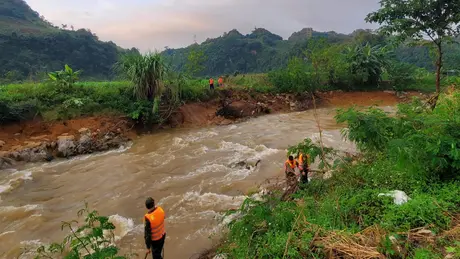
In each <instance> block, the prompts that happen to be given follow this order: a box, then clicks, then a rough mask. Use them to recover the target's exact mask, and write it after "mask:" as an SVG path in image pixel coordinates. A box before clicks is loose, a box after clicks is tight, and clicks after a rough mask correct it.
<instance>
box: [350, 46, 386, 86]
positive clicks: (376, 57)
mask: <svg viewBox="0 0 460 259" xmlns="http://www.w3.org/2000/svg"><path fill="white" fill-rule="evenodd" d="M386 54H387V49H386V48H385V47H382V48H381V47H379V46H373V47H372V46H371V45H370V44H369V43H367V44H366V45H364V46H362V45H360V44H358V45H355V46H350V47H348V48H347V49H346V60H347V62H348V64H349V69H350V73H351V74H352V75H353V76H354V77H355V78H354V80H355V82H356V83H358V84H361V85H362V84H367V85H372V86H374V85H377V84H378V83H379V82H380V80H381V76H382V74H383V71H384V68H385V66H387V64H388V62H387V60H386Z"/></svg>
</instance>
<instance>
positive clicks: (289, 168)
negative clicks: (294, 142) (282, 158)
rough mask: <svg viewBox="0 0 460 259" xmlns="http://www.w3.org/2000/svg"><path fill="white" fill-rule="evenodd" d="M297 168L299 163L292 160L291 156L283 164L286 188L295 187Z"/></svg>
mask: <svg viewBox="0 0 460 259" xmlns="http://www.w3.org/2000/svg"><path fill="white" fill-rule="evenodd" d="M298 167H299V163H298V162H297V161H296V160H294V157H293V156H289V158H288V160H286V162H285V163H284V172H285V174H286V180H287V185H288V188H290V187H291V186H295V185H297V175H296V173H295V169H296V168H298Z"/></svg>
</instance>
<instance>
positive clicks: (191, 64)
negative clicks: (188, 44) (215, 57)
mask: <svg viewBox="0 0 460 259" xmlns="http://www.w3.org/2000/svg"><path fill="white" fill-rule="evenodd" d="M204 62H206V57H205V55H204V51H202V50H200V49H199V48H198V46H197V45H196V46H195V47H194V48H192V49H191V50H190V53H189V54H188V57H187V64H185V67H186V69H187V73H189V74H190V75H191V76H197V75H198V74H199V73H200V72H202V71H203V70H204Z"/></svg>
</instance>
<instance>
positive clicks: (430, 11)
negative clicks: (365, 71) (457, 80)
mask: <svg viewBox="0 0 460 259" xmlns="http://www.w3.org/2000/svg"><path fill="white" fill-rule="evenodd" d="M380 6H381V8H380V9H379V10H378V11H376V12H373V13H370V14H369V15H368V16H367V18H366V20H367V21H368V22H376V23H379V24H381V28H380V30H381V31H382V32H384V33H387V34H394V35H397V37H398V38H399V39H400V40H406V39H408V38H412V39H416V40H423V39H424V37H428V38H429V39H430V40H431V42H432V43H433V45H434V46H435V47H436V54H437V61H436V68H437V71H436V73H437V80H436V91H437V93H438V94H439V93H440V91H441V89H440V76H441V75H440V74H441V68H442V65H443V51H442V48H443V43H446V42H451V41H452V37H456V36H457V35H458V34H459V32H460V30H459V29H460V27H459V26H458V24H459V23H460V16H459V15H458V13H459V12H460V3H459V2H458V1H457V0H446V1H428V2H424V1H419V0H409V1H406V0H383V1H380Z"/></svg>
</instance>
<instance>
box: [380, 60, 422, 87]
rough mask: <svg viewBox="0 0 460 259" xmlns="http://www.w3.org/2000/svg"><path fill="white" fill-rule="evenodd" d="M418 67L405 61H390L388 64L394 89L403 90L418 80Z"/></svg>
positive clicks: (389, 77) (389, 75) (389, 76)
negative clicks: (416, 76)
mask: <svg viewBox="0 0 460 259" xmlns="http://www.w3.org/2000/svg"><path fill="white" fill-rule="evenodd" d="M416 70H417V67H416V66H414V65H411V64H408V63H403V62H398V61H396V62H390V64H389V65H388V66H387V73H388V79H389V80H391V81H392V86H393V89H394V90H396V91H402V90H405V89H407V88H408V86H409V85H412V84H414V83H415V82H416V78H415V75H416Z"/></svg>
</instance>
